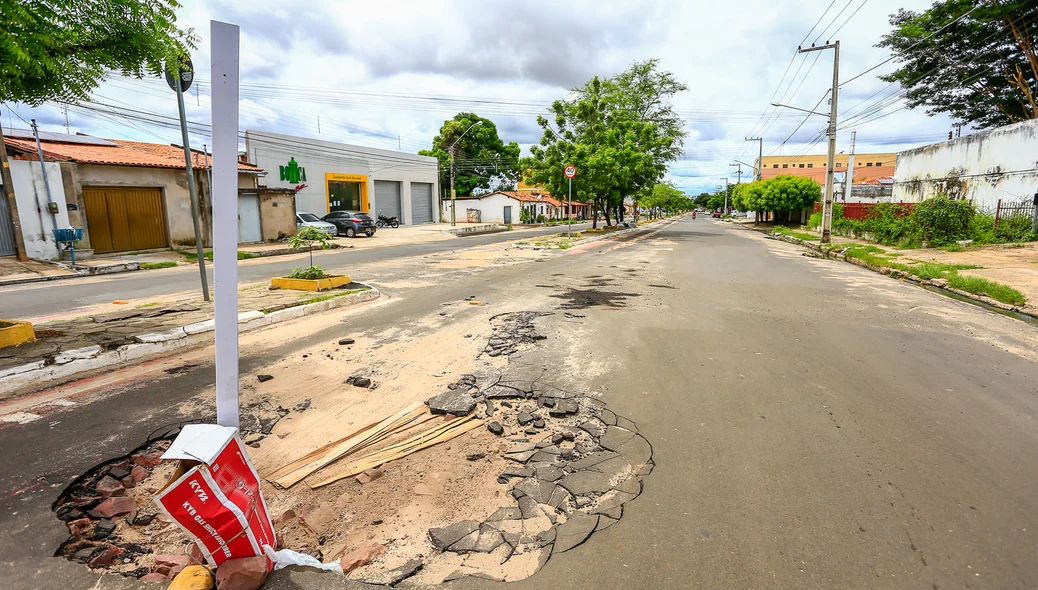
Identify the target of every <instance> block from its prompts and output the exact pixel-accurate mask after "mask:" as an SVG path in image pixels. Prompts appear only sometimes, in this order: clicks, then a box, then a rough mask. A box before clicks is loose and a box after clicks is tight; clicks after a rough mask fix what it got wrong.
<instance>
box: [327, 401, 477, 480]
mask: <svg viewBox="0 0 1038 590" xmlns="http://www.w3.org/2000/svg"><path fill="white" fill-rule="evenodd" d="M482 424H483V421H482V420H475V419H474V417H473V416H468V417H463V418H455V419H454V420H451V421H450V422H448V423H447V424H444V425H441V426H437V427H434V428H431V429H429V430H427V431H425V432H422V433H420V434H418V435H416V436H414V437H411V438H410V439H408V440H406V441H403V442H401V443H399V444H398V445H395V446H394V448H391V449H382V450H379V451H376V452H374V453H370V454H368V455H365V456H363V457H358V458H357V459H355V460H354V461H353V463H351V464H350V465H348V466H345V467H343V468H340V469H338V470H337V471H339V472H338V473H336V474H334V475H331V476H326V477H325V479H323V480H322V481H320V482H318V483H315V484H313V485H311V486H310V487H312V488H320V487H323V486H326V485H328V484H331V483H334V482H337V481H339V480H341V479H345V478H347V477H351V476H354V475H357V474H358V473H361V472H363V471H364V470H365V469H371V468H373V467H378V466H379V465H384V464H386V463H389V462H390V461H395V460H397V459H400V458H403V457H406V456H407V455H410V454H412V453H416V452H418V451H420V450H422V449H426V448H429V447H431V446H433V445H437V444H439V443H442V442H445V441H448V440H451V439H452V438H455V437H458V436H461V435H462V434H465V433H466V432H468V431H470V430H473V429H474V428H477V427H479V426H480V425H482Z"/></svg>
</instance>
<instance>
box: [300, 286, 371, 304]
mask: <svg viewBox="0 0 1038 590" xmlns="http://www.w3.org/2000/svg"><path fill="white" fill-rule="evenodd" d="M361 291H367V289H349V290H347V291H336V292H335V293H326V294H324V295H317V296H316V297H310V298H309V299H303V300H302V301H300V302H299V304H300V305H309V304H311V303H320V302H322V301H328V300H329V299H335V298H336V297H345V296H346V295H353V294H354V293H360V292H361Z"/></svg>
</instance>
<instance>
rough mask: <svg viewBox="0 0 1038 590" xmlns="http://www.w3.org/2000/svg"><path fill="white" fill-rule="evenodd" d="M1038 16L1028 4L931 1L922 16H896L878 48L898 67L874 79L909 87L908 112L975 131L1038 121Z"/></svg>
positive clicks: (1019, 0)
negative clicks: (948, 119)
mask: <svg viewBox="0 0 1038 590" xmlns="http://www.w3.org/2000/svg"><path fill="white" fill-rule="evenodd" d="M1036 11H1038V8H1036V4H1035V2H1034V0H937V1H936V2H934V4H933V6H932V7H931V8H930V9H929V10H926V11H924V12H921V13H919V12H913V11H911V10H904V9H901V10H899V11H898V13H897V14H893V15H891V17H890V24H891V25H893V27H894V30H893V31H891V32H890V33H889V34H887V35H885V36H883V40H882V41H880V42H879V44H878V46H879V47H887V48H889V49H891V50H892V51H893V52H894V54H895V55H896V56H897V58H898V60H899V61H900V64H901V65H900V67H899V68H898V69H897V70H895V71H894V72H892V73H890V74H888V75H886V76H881V77H880V79H882V80H884V81H886V82H897V83H899V84H900V85H901V86H903V87H905V88H907V89H908V93H907V94H906V97H907V99H908V105H909V107H911V108H916V107H920V106H923V107H925V108H926V109H927V112H928V113H929V114H931V115H932V114H934V113H948V114H949V115H951V116H952V117H953V118H955V119H959V120H961V121H964V122H967V123H970V124H972V125H974V126H976V127H980V128H990V127H998V126H1001V125H1007V124H1009V123H1015V122H1018V121H1022V120H1025V119H1034V118H1038V55H1036V53H1035V49H1036V47H1038V18H1036V17H1035V14H1036ZM967 13H968V16H966V17H965V18H963V19H962V20H959V21H957V22H956V19H958V18H959V17H961V16H963V15H965V14H967ZM949 23H952V24H949Z"/></svg>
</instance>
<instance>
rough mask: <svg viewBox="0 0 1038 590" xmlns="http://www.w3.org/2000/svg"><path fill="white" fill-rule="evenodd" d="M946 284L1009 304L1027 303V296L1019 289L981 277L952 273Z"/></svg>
mask: <svg viewBox="0 0 1038 590" xmlns="http://www.w3.org/2000/svg"><path fill="white" fill-rule="evenodd" d="M948 285H949V286H951V287H954V288H956V289H960V290H962V291H967V292H969V293H973V294H976V295H987V296H988V297H990V298H992V299H994V300H996V301H1001V302H1002V303H1008V304H1009V305H1017V306H1019V305H1023V304H1024V303H1027V298H1026V297H1024V295H1023V293H1021V292H1020V291H1017V290H1016V289H1014V288H1012V287H1010V286H1009V285H1003V284H1002V283H996V282H995V281H989V280H988V279H985V278H981V277H971V276H963V275H960V274H958V273H952V274H951V275H949V276H948Z"/></svg>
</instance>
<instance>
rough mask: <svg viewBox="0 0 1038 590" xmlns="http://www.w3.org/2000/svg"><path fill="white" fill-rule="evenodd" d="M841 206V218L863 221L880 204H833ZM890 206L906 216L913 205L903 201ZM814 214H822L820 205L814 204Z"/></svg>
mask: <svg viewBox="0 0 1038 590" xmlns="http://www.w3.org/2000/svg"><path fill="white" fill-rule="evenodd" d="M834 204H840V205H843V218H844V219H856V220H858V221H864V220H866V219H868V218H869V215H870V214H871V213H872V210H873V209H875V208H876V205H879V204H881V203H834ZM890 204H891V205H897V206H898V215H908V214H909V213H911V212H912V207H913V206H915V203H906V202H904V201H901V202H898V203H890ZM814 212H815V213H821V212H822V204H821V203H819V202H815V209H814Z"/></svg>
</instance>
